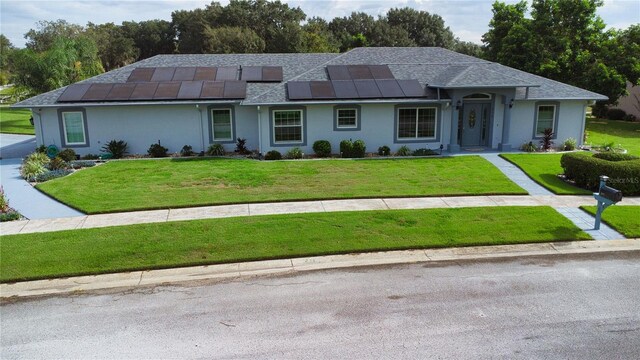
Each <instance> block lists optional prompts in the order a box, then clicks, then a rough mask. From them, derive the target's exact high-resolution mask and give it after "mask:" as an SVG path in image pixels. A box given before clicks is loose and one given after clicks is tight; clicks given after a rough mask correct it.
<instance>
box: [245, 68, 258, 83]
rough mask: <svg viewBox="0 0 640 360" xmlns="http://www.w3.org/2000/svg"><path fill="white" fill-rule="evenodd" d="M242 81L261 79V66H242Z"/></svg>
mask: <svg viewBox="0 0 640 360" xmlns="http://www.w3.org/2000/svg"><path fill="white" fill-rule="evenodd" d="M242 80H243V81H262V66H243V67H242Z"/></svg>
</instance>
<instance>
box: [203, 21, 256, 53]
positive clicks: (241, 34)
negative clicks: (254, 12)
mask: <svg viewBox="0 0 640 360" xmlns="http://www.w3.org/2000/svg"><path fill="white" fill-rule="evenodd" d="M202 41H203V43H204V46H203V50H204V52H206V53H213V54H250V53H261V52H263V51H264V47H265V44H264V41H263V40H262V39H261V38H260V36H258V34H256V33H255V32H254V31H253V30H251V29H247V28H240V27H226V26H225V27H219V28H210V27H208V26H207V27H206V28H205V30H204V34H203V39H202Z"/></svg>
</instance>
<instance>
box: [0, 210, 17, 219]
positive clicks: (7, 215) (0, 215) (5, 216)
mask: <svg viewBox="0 0 640 360" xmlns="http://www.w3.org/2000/svg"><path fill="white" fill-rule="evenodd" d="M21 217H22V216H20V214H19V213H17V212H15V211H8V212H6V213H0V222H5V221H14V220H20V218H21Z"/></svg>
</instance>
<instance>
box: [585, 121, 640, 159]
mask: <svg viewBox="0 0 640 360" xmlns="http://www.w3.org/2000/svg"><path fill="white" fill-rule="evenodd" d="M587 131H588V132H589V138H588V139H587V142H588V143H589V144H591V145H594V146H600V145H604V144H610V143H613V145H614V146H617V145H618V144H620V145H622V147H623V148H625V149H627V150H628V151H629V153H630V154H634V155H640V122H629V121H619V120H603V119H593V118H587Z"/></svg>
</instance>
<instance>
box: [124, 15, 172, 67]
mask: <svg viewBox="0 0 640 360" xmlns="http://www.w3.org/2000/svg"><path fill="white" fill-rule="evenodd" d="M121 28H122V32H123V37H125V38H129V39H132V40H133V42H134V44H135V47H136V48H138V51H139V55H138V59H137V60H142V59H146V58H150V57H152V56H155V55H158V54H173V53H174V52H175V47H176V45H175V38H176V32H175V29H174V27H173V26H172V24H171V23H170V22H168V21H165V20H148V21H141V22H135V21H125V22H123V23H122V27H121Z"/></svg>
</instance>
